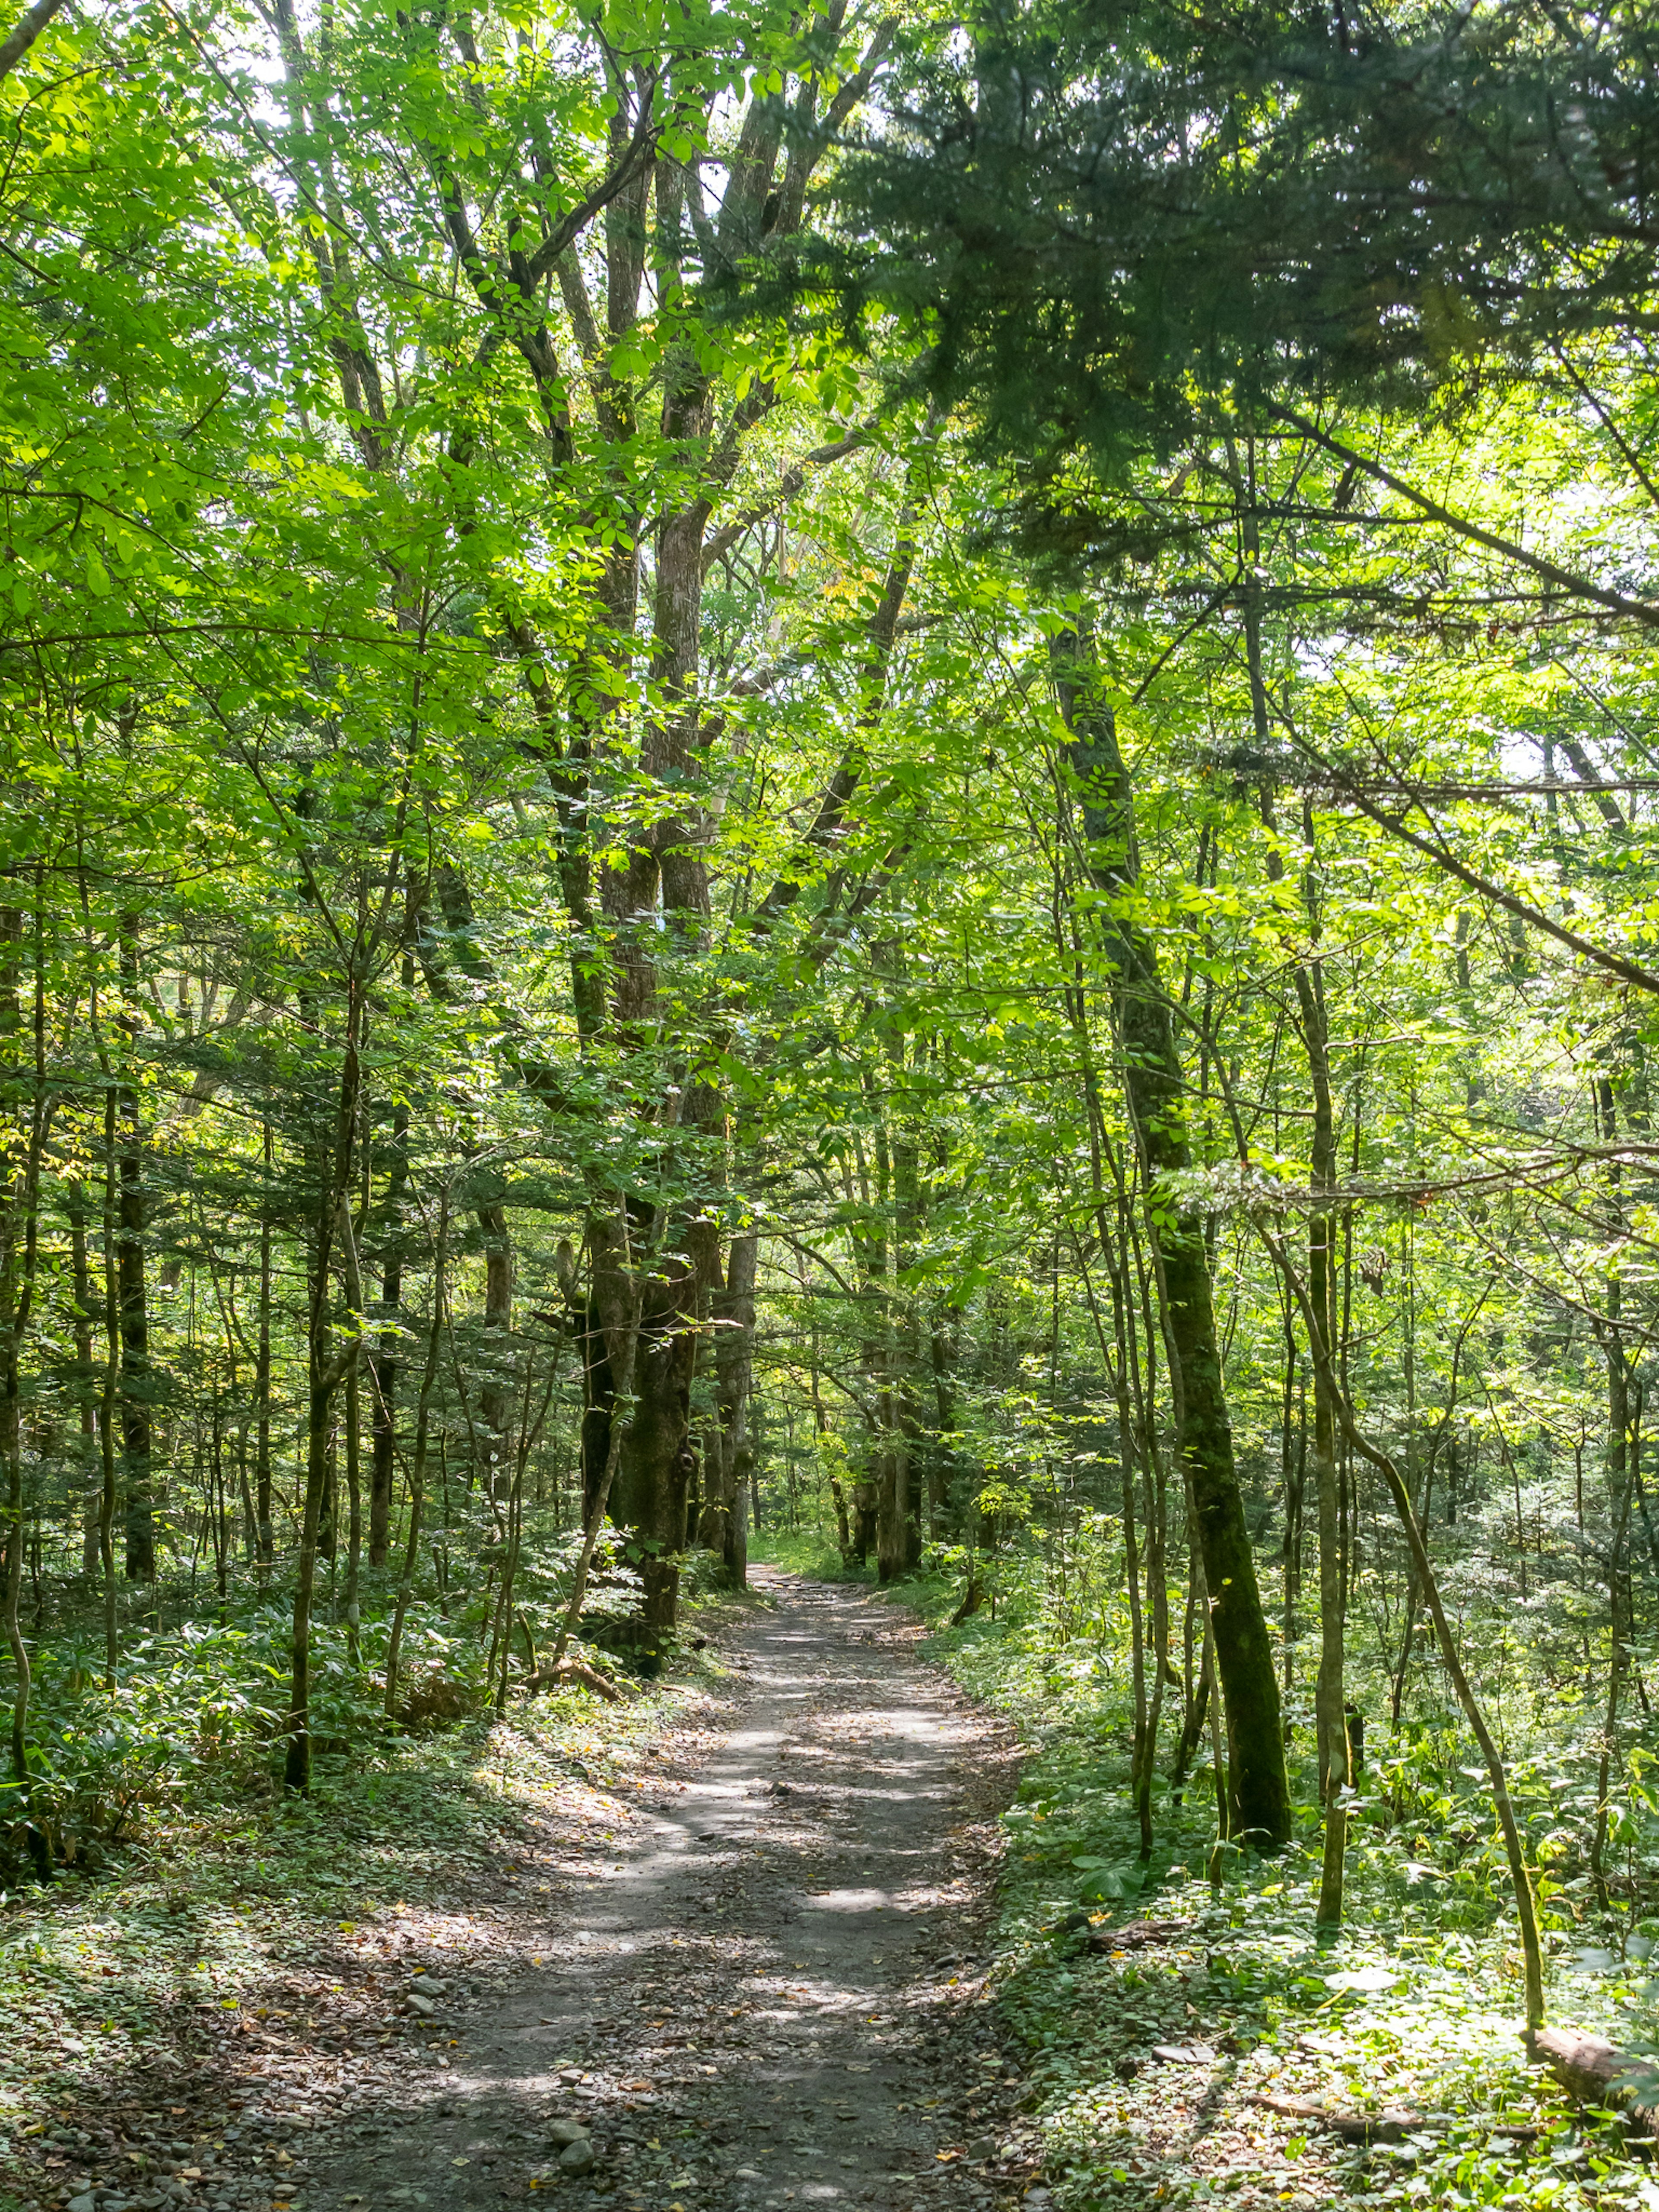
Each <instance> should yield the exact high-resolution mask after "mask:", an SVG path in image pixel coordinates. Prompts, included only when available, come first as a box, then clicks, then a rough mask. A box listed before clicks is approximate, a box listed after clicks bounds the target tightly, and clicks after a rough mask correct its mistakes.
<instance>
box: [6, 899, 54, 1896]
mask: <svg viewBox="0 0 1659 2212" xmlns="http://www.w3.org/2000/svg"><path fill="white" fill-rule="evenodd" d="M43 930H44V915H43V912H42V909H41V907H40V878H39V873H38V872H37V876H36V907H35V916H34V930H33V954H34V992H33V1001H34V1019H33V1054H32V1055H31V1053H30V1050H29V1036H28V1031H27V1030H26V1028H25V1025H24V1021H23V1015H22V1009H21V1004H20V985H21V969H22V946H23V915H22V912H21V909H20V908H16V907H6V908H0V1055H3V1057H0V1458H3V1460H4V1463H5V1479H6V1493H5V1494H6V1505H5V1521H4V1525H3V1530H0V1534H3V1536H4V1541H5V1555H4V1561H3V1575H0V1601H3V1614H4V1622H5V1635H6V1645H7V1649H8V1650H9V1652H10V1654H11V1662H12V1666H13V1668H14V1670H15V1675H16V1683H15V1688H14V1690H13V1693H12V1707H11V1766H12V1778H13V1779H14V1781H15V1783H16V1784H18V1788H19V1791H20V1795H21V1802H22V1804H23V1805H24V1806H25V1807H27V1802H28V1783H29V1769H28V1709H29V1692H30V1687H31V1676H30V1668H29V1656H28V1646H27V1643H26V1642H25V1641H24V1638H23V1631H22V1625H21V1620H20V1618H19V1602H20V1599H21V1592H22V1582H23V1553H24V1548H25V1547H26V1545H27V1538H28V1530H27V1492H26V1489H25V1486H24V1481H23V1433H22V1414H23V1402H22V1401H23V1346H24V1344H25V1342H26V1340H27V1335H28V1327H29V1316H30V1311H31V1309H32V1307H33V1298H34V1278H35V1267H36V1263H37V1260H38V1257H39V1253H40V1204H39V1199H40V1158H41V1153H42V1152H43V1150H44V1148H45V1144H46V1126H47V1116H46V977H45V967H44V959H43V953H44V945H43V942H42V938H43ZM31 1057H32V1058H33V1070H32V1071H31V1068H30V1064H29V1063H30V1060H31ZM41 1857H43V1858H44V1846H42V1849H41ZM42 1871H43V1872H46V1871H49V1865H48V1866H44V1867H43V1869H42Z"/></svg>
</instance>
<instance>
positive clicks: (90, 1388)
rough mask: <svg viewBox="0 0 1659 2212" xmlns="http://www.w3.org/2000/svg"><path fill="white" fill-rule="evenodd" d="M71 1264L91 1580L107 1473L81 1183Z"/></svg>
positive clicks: (85, 1562)
mask: <svg viewBox="0 0 1659 2212" xmlns="http://www.w3.org/2000/svg"><path fill="white" fill-rule="evenodd" d="M69 1220H70V1273H71V1278H72V1279H73V1282H74V1285H75V1316H74V1320H75V1400H76V1413H78V1414H79V1416H80V1431H81V1572H82V1574H83V1575H84V1576H85V1577H86V1578H87V1580H88V1582H91V1581H92V1580H93V1579H94V1577H95V1576H96V1575H97V1573H98V1571H99V1568H100V1565H101V1564H102V1558H103V1555H102V1553H101V1551H100V1548H99V1542H98V1529H99V1524H100V1520H101V1518H102V1515H103V1502H104V1477H103V1468H102V1466H101V1464H100V1455H99V1449H98V1386H97V1382H96V1379H95V1377H94V1373H93V1365H92V1324H93V1321H94V1316H95V1315H96V1313H97V1310H98V1309H97V1306H96V1304H94V1299H93V1294H92V1270H91V1268H90V1267H89V1266H88V1261H87V1194H86V1191H85V1189H84V1188H82V1185H81V1183H80V1182H71V1183H70V1187H69Z"/></svg>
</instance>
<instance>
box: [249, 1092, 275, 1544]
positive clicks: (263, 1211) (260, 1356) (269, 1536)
mask: <svg viewBox="0 0 1659 2212" xmlns="http://www.w3.org/2000/svg"><path fill="white" fill-rule="evenodd" d="M270 1153H271V1145H270V1122H269V1121H267V1122H266V1123H265V1124H264V1184H263V1188H262V1195H261V1198H260V1202H259V1316H258V1337H257V1340H256V1344H255V1350H254V1355H253V1400H254V1406H255V1409H256V1413H257V1419H258V1425H257V1427H256V1429H255V1431H254V1457H253V1504H254V1512H255V1516H256V1517H257V1520H258V1534H259V1559H260V1564H261V1565H270V1562H271V1560H273V1559H275V1558H276V1528H275V1525H274V1523H273V1522H272V1518H271V1488H270V1207H271V1190H270V1168H271V1158H270Z"/></svg>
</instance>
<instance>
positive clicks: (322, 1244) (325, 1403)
mask: <svg viewBox="0 0 1659 2212" xmlns="http://www.w3.org/2000/svg"><path fill="white" fill-rule="evenodd" d="M348 990H349V999H348V1004H347V1010H346V1034H345V1042H344V1048H343V1057H342V1064H341V1070H340V1095H339V1105H338V1111H337V1115H336V1118H335V1128H334V1135H333V1140H332V1142H331V1144H330V1145H328V1146H325V1147H324V1148H323V1152H322V1158H321V1159H320V1160H319V1170H320V1172H319V1176H318V1194H317V1218H316V1226H315V1231H314V1234H313V1238H312V1255H311V1258H312V1273H311V1286H310V1300H309V1308H310V1310H309V1314H308V1316H307V1328H306V1345H307V1390H306V1486H305V1504H304V1511H303V1514H302V1516H301V1525H300V1556H299V1560H298V1563H297V1566H296V1571H295V1585H294V1632H293V1640H292V1644H291V1647H290V1655H291V1656H290V1671H289V1708H288V1751H287V1755H286V1758H285V1759H284V1762H283V1782H284V1784H286V1786H287V1787H288V1788H289V1789H290V1790H298V1791H301V1793H303V1792H305V1791H307V1790H309V1789H310V1787H311V1607H312V1597H313V1589H314V1585H315V1582H316V1574H317V1559H318V1553H319V1535H320V1533H321V1524H322V1518H323V1510H324V1505H325V1498H326V1496H327V1492H328V1485H329V1440H330V1439H329V1431H330V1413H331V1408H332V1406H333V1401H334V1393H335V1390H336V1389H337V1387H338V1385H339V1383H340V1381H341V1378H342V1377H343V1375H344V1374H345V1371H346V1370H347V1367H348V1366H349V1365H350V1364H352V1363H353V1362H355V1360H356V1356H357V1346H358V1343H359V1341H360V1336H359V1334H358V1332H356V1331H355V1330H354V1332H353V1334H352V1336H351V1339H350V1340H349V1343H348V1344H347V1346H345V1348H344V1349H343V1351H341V1352H335V1351H334V1350H333V1348H332V1330H331V1325H330V1304H331V1288H332V1277H333V1267H334V1248H335V1243H336V1239H337V1237H339V1236H340V1235H341V1233H342V1231H343V1237H344V1240H345V1243H346V1253H345V1258H346V1264H347V1274H348V1288H349V1293H350V1294H351V1297H352V1304H353V1305H354V1306H355V1307H357V1308H358V1309H359V1310H361V1297H362V1287H361V1285H357V1284H356V1283H355V1282H354V1281H353V1280H352V1278H353V1277H355V1274H356V1268H355V1266H354V1265H353V1264H352V1259H351V1251H350V1243H349V1240H350V1236H351V1225H350V1219H349V1215H348V1213H347V1212H346V1207H347V1201H348V1197H349V1192H350V1189H351V1164H352V1157H353V1139H354V1138H355V1135H356V1127H357V1109H358V1089H359V1084H360V1079H361V1072H360V1068H359V1064H358V1035H359V1030H358V1024H359V1022H360V1020H361V1000H360V997H359V987H358V979H357V977H356V975H351V976H350V977H349V979H348Z"/></svg>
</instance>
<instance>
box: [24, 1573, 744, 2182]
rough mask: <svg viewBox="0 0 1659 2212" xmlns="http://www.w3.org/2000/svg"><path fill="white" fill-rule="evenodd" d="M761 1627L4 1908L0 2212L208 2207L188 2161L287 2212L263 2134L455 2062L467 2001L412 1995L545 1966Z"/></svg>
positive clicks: (339, 1772)
mask: <svg viewBox="0 0 1659 2212" xmlns="http://www.w3.org/2000/svg"><path fill="white" fill-rule="evenodd" d="M766 1602H767V1601H766V1600H765V1599H764V1598H763V1597H757V1596H756V1595H753V1594H750V1595H745V1596H744V1597H743V1598H735V1599H734V1598H711V1599H706V1600H703V1601H701V1602H699V1603H697V1604H695V1605H692V1606H688V1607H686V1608H685V1620H684V1624H683V1626H684V1632H685V1634H686V1638H687V1641H686V1642H685V1643H684V1644H683V1646H682V1650H681V1655H680V1656H679V1657H678V1660H677V1661H676V1662H675V1663H674V1665H673V1666H672V1667H671V1669H670V1670H669V1671H668V1672H667V1673H666V1674H665V1675H664V1676H663V1678H662V1679H661V1680H659V1681H657V1682H654V1683H651V1684H649V1685H643V1686H636V1687H635V1688H633V1689H632V1690H630V1691H629V1692H628V1693H627V1694H626V1695H625V1696H624V1699H623V1701H622V1702H621V1703H618V1704H614V1705H613V1704H611V1703H608V1702H606V1701H605V1700H603V1699H600V1698H599V1697H598V1696H596V1695H595V1694H594V1693H593V1692H591V1691H588V1690H586V1689H581V1688H570V1689H564V1690H560V1691H557V1692H554V1693H552V1694H550V1695H545V1696H540V1697H537V1698H534V1699H529V1698H520V1699H517V1700H515V1701H514V1702H513V1703H512V1704H511V1705H509V1707H508V1709H507V1713H506V1714H505V1716H504V1717H500V1718H497V1717H495V1716H494V1715H493V1714H480V1715H477V1716H475V1717H471V1718H468V1719H465V1720H464V1721H462V1722H460V1723H457V1724H455V1725H453V1726H451V1727H448V1728H446V1729H440V1730H437V1731H435V1732H432V1733H427V1734H412V1735H396V1734H391V1733H388V1734H386V1735H384V1736H381V1737H379V1738H376V1739H374V1740H372V1741H368V1742H367V1743H365V1744H363V1745H362V1746H360V1747H355V1748H354V1749H352V1750H351V1751H349V1752H346V1753H340V1754H338V1755H337V1756H334V1757H325V1758H322V1759H319V1760H318V1762H317V1771H316V1779H315V1784H314V1786H313V1792H312V1795H311V1796H310V1797H309V1798H308V1799H304V1800H297V1799H292V1798H289V1799H283V1798H282V1797H280V1796H278V1797H277V1798H276V1799H275V1800H274V1801H273V1800H271V1799H270V1798H269V1797H261V1798H258V1799H255V1800H253V1801H252V1802H242V1801H240V1800H238V1799H237V1798H236V1797H234V1796H229V1795H228V1794H219V1795H216V1794H215V1792H214V1790H212V1788H211V1787H210V1785H209V1784H204V1786H202V1787H201V1788H199V1789H197V1790H195V1791H193V1792H191V1793H190V1794H189V1795H187V1796H180V1797H179V1798H177V1799H176V1800H169V1799H168V1798H167V1797H166V1796H161V1797H159V1798H157V1799H156V1800H155V1801H154V1802H146V1803H145V1804H143V1806H141V1807H139V1808H136V1812H135V1818H134V1821H133V1825H132V1828H131V1835H130V1838H129V1840H127V1841H126V1842H125V1844H124V1845H123V1846H122V1848H121V1849H120V1850H118V1851H116V1852H114V1853H112V1855H111V1856H110V1857H109V1858H108V1859H107V1861H106V1863H105V1864H104V1865H103V1867H102V1868H101V1869H100V1872H99V1874H98V1875H96V1876H95V1877H90V1878H82V1877H79V1876H76V1875H66V1876H64V1877H61V1878H60V1879H59V1880H58V1881H55V1882H54V1883H53V1884H52V1886H51V1887H48V1888H45V1889H41V1888H37V1887H32V1886H31V1887H22V1888H20V1889H14V1890H13V1891H12V1892H10V1893H9V1894H5V1895H3V1896H0V2212H39V2208H45V2207H51V2206H58V2205H65V2204H70V2203H76V2201H77V2198H78V2197H82V2196H83V2195H85V2194H87V2193H88V2191H94V2190H95V2191H97V2192H98V2194H99V2196H100V2199H101V2198H104V2197H106V2195H108V2197H109V2199H110V2201H112V2202H114V2203H123V2202H130V2203H142V2202H143V2199H145V2198H146V2197H150V2198H152V2199H158V2198H159V2201H165V2200H166V2197H167V2193H168V2192H169V2191H171V2194H172V2195H173V2197H175V2198H176V2199H178V2200H179V2201H181V2202H183V2201H191V2202H196V2203H204V2202H205V2203H214V2202H215V2201H216V2198H215V2196H214V2194H213V2193H212V2191H213V2189H214V2183H213V2181H212V2180H211V2179H205V2180H201V2181H192V2182H191V2195H190V2197H188V2199H186V2198H185V2197H184V2195H183V2193H182V2192H181V2191H180V2190H179V2185H178V2179H177V2177H178V2176H179V2175H181V2174H182V2175H183V2176H184V2177H185V2179H190V2176H191V2161H192V2160H193V2161H194V2162H195V2163H196V2164H197V2166H199V2165H200V2162H201V2160H202V2159H203V2158H204V2157H206V2158H207V2159H208V2160H209V2166H208V2168H207V2169H206V2172H208V2174H209V2175H210V2176H211V2175H212V2174H213V2173H214V2172H218V2173H221V2174H222V2175H223V2176H224V2177H225V2183H226V2187H227V2190H228V2192H229V2194H230V2195H231V2196H232V2197H234V2201H235V2202H236V2203H239V2204H240V2205H245V2206H246V2205H252V2206H258V2205H267V2206H279V2207H280V2206H286V2207H288V2208H289V2212H304V2207H305V2189H304V2183H303V2177H302V2172H301V2171H300V2170H299V2169H300V2168H301V2164H302V2161H301V2160H299V2159H296V2157H295V2155H294V2154H293V2152H292V2150H289V2151H288V2152H286V2153H285V2152H284V2150H283V2148H281V2144H280V2143H279V2144H278V2146H277V2147H276V2148H272V2142H271V2138H272V2137H273V2136H276V2137H279V2138H281V2141H282V2142H286V2143H289V2144H301V2142H302V2137H303V2135H304V2133H305V2131H307V2130H309V2129H310V2128H311V2127H312V2126H313V2125H314V2124H317V2122H318V2121H319V2120H325V2119H326V2118H330V2117H337V2116H338V2115H339V2114H340V2113H341V2112H343V2111H344V2110H346V2109H348V2108H349V2106H351V2105H352V2104H353V2103H355V2102H358V2101H362V2100H364V2099H368V2098H372V2097H374V2096H377V2095H380V2096H383V2095H385V2094H386V2091H387V2089H388V2087H390V2086H392V2084H393V2083H395V2082H396V2081H397V2080H398V2078H399V2077H400V2076H402V2077H407V2076H408V2075H410V2074H411V2073H412V2072H414V2071H416V2070H417V2069H418V2070H425V2069H430V2067H431V2065H432V2064H433V2063H435V2061H441V2059H443V2058H444V2057H446V2056H450V2055H453V2053H455V2052H456V2051H459V2050H460V2049H462V2048H463V2047H464V2043H465V2013H466V2011H467V2010H468V2009H469V2008H470V2006H469V2004H468V2002H465V2001H462V2002H459V2004H458V2002H457V2001H456V1999H455V1997H454V1996H453V1993H452V1994H451V1995H450V1996H447V1997H446V1999H445V2001H444V2002H443V2003H441V2005H440V2006H439V2007H438V2008H437V2012H438V2015H439V2017H438V2018H436V2019H435V2021H426V2020H423V2019H422V2018H421V2017H420V2016H419V2015H416V2014H415V2013H414V2012H413V2011H411V2009H410V2003H409V1998H410V1990H411V1987H412V1986H413V1985H414V1984H416V1982H417V1980H418V1978H419V1977H420V1975H421V1973H422V1971H423V1970H424V1971H425V1972H427V1973H428V1974H429V1975H435V1976H436V1977H437V1978H441V1979H443V1978H449V1979H450V1981H451V1987H452V1992H453V1987H454V1983H453V1978H454V1977H455V1976H457V1975H459V1976H463V1977H465V1982H466V1984H468V1995H469V1996H470V1998H471V1999H473V2000H475V2001H476V1999H477V1997H478V1996H481V1995H483V1993H485V1992H487V1990H488V1986H489V1984H490V1983H491V1982H493V1981H496V1980H501V1979H505V1978H507V1977H508V1976H509V1975H510V1974H512V1973H513V1972H516V1971H517V1970H518V1969H519V1968H520V1966H522V1965H524V1964H525V1963H526V1962H527V1960H530V1959H532V1958H534V1957H535V1956H538V1955H539V1954H538V1952H537V1951H536V1949H535V1946H536V1944H537V1943H538V1942H540V1943H541V1944H542V1946H543V1948H544V1949H545V1950H547V1951H551V1950H552V1949H554V1948H555V1947H556V1945H557V1944H558V1942H560V1940H561V1939H560V1933H559V1924H558V1922H557V1921H556V1918H555V1917H554V1913H555V1907H556V1905H559V1904H560V1901H561V1899H562V1900H563V1902H564V1904H565V1905H567V1906H568V1898H569V1895H570V1891H571V1887H572V1884H573V1882H575V1883H580V1881H582V1880H583V1879H584V1878H586V1877H587V1876H588V1875H590V1874H591V1872H592V1868H591V1865H590V1864H589V1863H588V1862H593V1861H597V1860H598V1859H599V1858H600V1857H602V1856H603V1855H604V1853H605V1849H606V1847H607V1845H609V1844H611V1843H613V1842H614V1841H615V1840H616V1839H617V1838H618V1837H619V1836H620V1835H621V1834H622V1833H623V1831H624V1830H625V1829H626V1828H627V1827H628V1826H630V1825H631V1824H632V1822H633V1821H634V1820H636V1819H637V1818H639V1817H640V1815H639V1812H638V1809H637V1807H636V1805H635V1802H633V1801H635V1800H636V1799H637V1798H638V1797H639V1796H640V1795H641V1793H642V1792H644V1791H646V1790H647V1789H649V1790H654V1791H661V1790H664V1789H665V1788H666V1789H670V1790H671V1789H673V1788H675V1787H676V1786H678V1785H677V1784H676V1782H675V1780H674V1779H673V1776H674V1773H675V1771H677V1768H678V1766H680V1765H688V1764H690V1763H691V1762H693V1761H695V1759H696V1756H697V1755H698V1753H697V1746H698V1740H699V1738H700V1736H701V1735H702V1734H704V1733H706V1732H708V1731H711V1730H717V1729H718V1728H719V1727H720V1726H722V1725H723V1724H724V1723H723V1720H722V1719H721V1717H720V1690H721V1688H722V1686H723V1685H724V1684H726V1682H728V1681H729V1680H731V1675H730V1671H729V1670H728V1669H727V1668H726V1665H725V1663H724V1662H723V1660H722V1659H721V1657H720V1650H719V1644H718V1632H719V1631H720V1628H721V1627H722V1626H726V1625H728V1624H730V1623H732V1621H734V1620H738V1619H739V1618H741V1617H743V1616H744V1615H745V1614H746V1613H749V1612H750V1611H752V1610H753V1609H754V1608H755V1607H757V1606H760V1605H764V1604H765V1603H766ZM694 1634H695V1635H697V1636H701V1637H703V1638H708V1639H710V1640H709V1642H708V1648H707V1649H705V1650H692V1649H691V1648H690V1637H691V1636H692V1635H694ZM666 1739H673V1746H672V1748H673V1750H674V1751H675V1753H677V1756H676V1757H675V1758H674V1759H672V1760H671V1762H669V1763H667V1764H665V1763H663V1762H661V1761H659V1759H658V1757H657V1751H658V1747H659V1746H661V1745H663V1744H664V1743H665V1740H666ZM509 1924H510V1928H511V1938H510V1940H509V1939H508V1935H507V1929H508V1927H509ZM284 2130H286V2133H285V2132H284ZM256 2138H257V2140H256ZM169 2169H172V2172H169Z"/></svg>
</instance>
